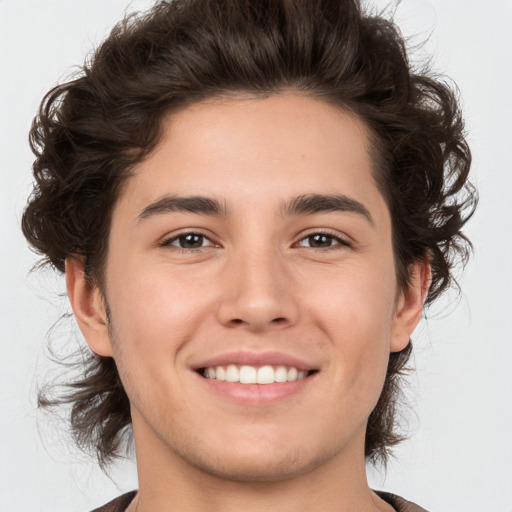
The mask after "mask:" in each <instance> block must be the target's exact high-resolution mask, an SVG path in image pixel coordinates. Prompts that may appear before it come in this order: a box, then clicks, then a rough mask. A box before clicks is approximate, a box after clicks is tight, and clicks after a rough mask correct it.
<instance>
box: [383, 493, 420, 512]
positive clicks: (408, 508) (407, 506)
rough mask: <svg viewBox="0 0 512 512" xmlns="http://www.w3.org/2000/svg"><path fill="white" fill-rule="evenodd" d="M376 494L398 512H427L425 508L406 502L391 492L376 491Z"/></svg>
mask: <svg viewBox="0 0 512 512" xmlns="http://www.w3.org/2000/svg"><path fill="white" fill-rule="evenodd" d="M376 493H377V494H378V495H379V496H380V497H381V498H382V499H383V500H384V501H386V502H387V503H389V504H390V505H391V506H392V507H393V508H394V509H395V510H396V511H397V512H427V510H425V509H424V508H422V507H420V506H419V505H416V503H412V502H411V501H407V500H404V499H403V498H401V497H400V496H397V495H396V494H391V493H389V492H383V491H376Z"/></svg>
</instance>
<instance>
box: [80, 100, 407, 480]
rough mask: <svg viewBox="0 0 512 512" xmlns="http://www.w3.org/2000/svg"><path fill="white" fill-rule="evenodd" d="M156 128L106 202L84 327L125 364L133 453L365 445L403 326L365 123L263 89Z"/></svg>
mask: <svg viewBox="0 0 512 512" xmlns="http://www.w3.org/2000/svg"><path fill="white" fill-rule="evenodd" d="M164 128H165V130H164V135H163V138H162V140H161V143H160V145H159V146H158V148H157V149H156V151H154V153H153V154H151V155H150V156H149V157H148V158H147V159H146V160H145V161H144V162H143V163H142V164H140V165H139V167H138V168H137V169H136V170H135V173H134V175H133V177H131V178H130V179H129V180H128V181H127V184H126V187H125V189H124V190H123V191H122V193H121V195H120V198H119V200H118V202H117V204H116V207H115V209H114V212H113V217H112V227H111V233H110V239H109V252H108V259H107V263H106V280H105V299H106V303H108V306H109V308H110V318H111V324H110V333H111V340H109V341H107V342H100V341H94V340H92V342H91V343H90V344H91V347H92V348H93V349H94V350H95V351H96V352H98V353H102V354H104V355H110V354H112V355H113V357H114V358H115V360H116V363H117V365H118V367H119V372H120V375H121V378H122V381H123V384H124V386H125V388H126V392H127V394H128V396H129V398H130V403H131V407H132V418H133V429H134V437H135V443H136V449H137V455H138V458H139V461H141V464H144V461H145V460H146V461H148V462H147V463H148V464H150V462H149V459H151V460H153V461H154V460H155V459H158V460H160V461H162V460H165V461H167V463H170V464H171V465H175V466H179V467H181V468H182V469H183V468H194V470H197V469H199V470H200V471H203V472H207V473H210V474H213V475H218V476H222V477H225V478H232V479H240V480H249V479H255V480H276V479H284V478H289V477H291V476H293V475H298V474H302V473H304V472H306V471H308V470H311V469H314V468H318V467H321V466H322V465H323V466H325V465H328V464H330V463H331V462H333V461H336V460H338V459H340V458H341V457H343V456H345V458H346V456H348V454H350V456H351V457H353V458H358V457H359V458H360V460H363V450H364V437H365V429H366V422H367V419H368V416H369V414H370V412H371V411H372V409H373V408H374V406H375V404H376V402H377V399H378V397H379V394H380V392H381V389H382V385H383V382H384V377H385V373H386V367H387V362H388V357H389V352H390V350H400V349H402V348H404V346H405V345H406V344H407V342H408V339H409V338H408V336H409V334H410V332H409V331H410V325H407V327H406V328H404V325H403V324H404V322H405V320H404V319H403V310H404V309H405V307H406V304H407V299H406V298H404V294H403V293H399V291H398V290H397V284H396V276H395V269H394V260H393V253H392V244H391V222H390V215H389V211H388V209H387V206H386V203H385V201H384V198H383V197H382V195H381V193H380V192H379V190H378V188H377V186H376V183H375V179H374V178H373V176H372V161H371V158H370V155H369V143H368V138H367V132H366V130H365V127H364V125H363V124H362V123H361V121H359V120H358V119H357V118H356V117H355V116H353V115H351V114H347V113H344V112H342V111H340V110H338V109H335V108H334V107H332V106H329V105H327V104H326V103H324V102H321V101H319V100H315V99H311V98H306V97H299V96H291V95H290V96H286V95H275V96H272V97H270V98H266V99H254V98H252V99H251V98H240V99H230V100H223V101H221V100H215V101H211V102H203V103H199V104H197V105H194V106H192V107H189V108H187V109H185V110H183V111H180V112H178V113H175V114H173V115H172V116H170V117H169V118H168V119H167V120H166V121H165V123H164ZM404 304H405V307H404ZM86 337H87V335H86ZM213 377H215V378H213ZM237 379H241V380H242V381H246V382H243V383H241V382H230V381H233V380H235V381H236V380H237ZM254 379H256V380H257V379H261V381H262V382H265V383H255V380H254ZM276 381H278V382H276ZM281 381H284V382H281ZM267 382H272V383H267Z"/></svg>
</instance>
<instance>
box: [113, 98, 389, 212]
mask: <svg viewBox="0 0 512 512" xmlns="http://www.w3.org/2000/svg"><path fill="white" fill-rule="evenodd" d="M371 153H372V152H371V144H370V138H369V133H368V129H367V128H366V126H365V124H364V122H363V121H361V120H360V119H359V118H358V117H357V116H356V115H354V114H351V113H348V112H346V111H343V110H341V109H340V108H337V107H335V106H332V105H330V104H328V103H326V102H324V101H321V100H318V99H314V98H311V97H306V96H294V95H277V94H276V95H274V96H270V97H266V98H255V97H236V98H221V99H214V100H209V101H203V102H200V103H197V104H194V105H192V106H189V107H187V108H185V109H183V110H181V111H178V112H175V113H173V114H170V115H168V116H167V117H166V118H164V120H163V124H162V138H161V140H160V143H159V145H158V146H157V148H156V149H155V151H154V152H153V153H152V154H151V155H150V156H149V157H148V158H147V159H146V160H145V161H144V162H142V163H141V164H140V165H139V166H138V167H137V168H136V169H135V172H134V174H133V176H132V177H131V178H130V179H129V180H128V182H127V184H126V187H125V189H124V191H123V193H122V194H121V197H120V199H119V202H121V203H130V204H131V205H132V206H133V208H135V209H139V210H140V209H142V208H144V206H145V205H147V204H148V203H150V202H154V201H155V200H157V199H158V197H159V196H160V195H163V194H169V193H172V194H178V195H191V194H193V195H202V196H215V197H218V198H221V199H223V200H226V201H227V202H234V203H238V204H239V205H241V206H246V205H248V204H256V203H258V204H261V203H262V202H266V203H267V204H271V203H273V202H276V201H281V202H282V201H283V200H284V199H286V197H285V196H288V197H292V196H298V195H304V194H311V193H316V194H332V193H339V194H350V195H351V196H354V198H355V199H357V200H358V201H360V202H363V203H364V202H369V203H372V202H375V200H376V199H379V198H380V199H382V198H381V197H380V193H379V192H378V190H377V186H376V183H375V180H374V178H373V175H374V165H373V160H372V156H371ZM235 206H236V205H235Z"/></svg>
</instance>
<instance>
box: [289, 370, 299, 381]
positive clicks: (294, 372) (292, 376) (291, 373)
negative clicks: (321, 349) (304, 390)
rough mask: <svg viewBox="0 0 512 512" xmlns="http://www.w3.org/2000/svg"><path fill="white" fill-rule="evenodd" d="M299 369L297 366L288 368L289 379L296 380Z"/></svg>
mask: <svg viewBox="0 0 512 512" xmlns="http://www.w3.org/2000/svg"><path fill="white" fill-rule="evenodd" d="M298 373H299V372H298V370H297V368H294V367H293V366H292V367H291V368H290V369H289V370H288V380H289V381H294V380H297V375H298Z"/></svg>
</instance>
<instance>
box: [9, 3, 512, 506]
mask: <svg viewBox="0 0 512 512" xmlns="http://www.w3.org/2000/svg"><path fill="white" fill-rule="evenodd" d="M212 1H214V0H212ZM150 3H151V2H150V1H148V0H145V1H143V0H139V1H136V2H132V4H131V6H130V7H129V6H128V1H127V0H108V1H105V0H88V1H86V2H78V1H70V0H45V1H42V0H24V1H20V0H0V93H1V94H0V108H1V111H0V112H1V114H0V116H1V117H0V119H1V125H0V130H1V131H0V176H1V179H0V209H1V213H0V235H1V236H0V244H1V245H0V251H1V252H0V254H1V260H0V261H1V265H0V286H1V293H0V512H25V511H26V512H29V511H30V512H39V511H45V512H48V511H52V512H86V511H87V510H90V509H92V508H94V507H96V506H99V505H101V504H102V503H104V502H106V501H108V500H109V499H111V498H112V497H113V496H115V495H117V494H119V493H120V492H122V491H126V490H130V489H132V488H135V487H136V476H135V471H134V468H133V464H131V463H124V464H121V465H120V466H119V467H118V468H116V469H115V470H114V471H113V474H112V478H113V480H114V481H112V480H110V479H108V478H107V477H106V476H105V475H103V474H102V473H101V472H100V471H99V470H98V469H97V468H96V467H95V465H94V463H93V462H91V461H90V460H88V459H87V458H86V457H84V456H82V455H80V454H77V453H76V451H73V450H71V449H70V447H69V446H68V444H67V440H66V439H65V436H64V435H63V433H62V431H59V430H58V429H57V427H56V425H55V424H54V423H52V421H51V420H49V419H46V418H45V417H44V416H42V415H41V414H39V413H37V412H36V407H35V394H36V388H37V383H38V381H43V380H44V376H45V374H46V373H47V371H48V369H49V368H50V365H49V363H48V362H47V360H46V355H45V353H44V350H43V347H44V345H45V335H46V332H47V330H48V328H49V327H50V326H51V324H52V323H53V322H54V321H55V320H56V319H57V318H58V317H59V315H60V314H61V313H62V312H63V311H65V310H66V303H65V300H64V299H62V298H60V297H59V295H58V294H59V292H61V291H62V289H63V286H62V284H63V283H62V279H61V278H58V277H57V278H56V277H54V276H52V274H51V273H48V272H46V273H43V274H40V273H36V274H32V275H29V274H28V272H29V269H30V267H31V265H32V264H33V263H34V261H35V256H34V255H33V254H31V253H30V252H29V251H28V249H27V248H26V244H25V242H24V239H23V238H22V235H21V233H20V229H19V221H20V216H21V211H22V209H23V205H24V202H25V200H26V196H27V194H28V193H29V191H30V183H31V175H30V165H31V161H32V157H31V153H30V151H29V149H28V144H27V132H28V130H29V126H30V122H31V119H32V117H33V115H34V114H35V112H36V109H37V106H38V103H39V101H40V99H41V98H42V96H43V94H44V93H45V92H46V91H47V90H48V89H49V88H50V87H51V86H52V85H54V84H55V83H56V81H57V80H63V79H65V78H66V77H67V76H69V74H70V72H71V71H72V70H73V66H75V65H77V64H80V63H81V62H82V61H83V57H84V55H85V54H86V52H88V51H89V50H90V49H91V48H92V47H93V46H94V45H95V44H98V43H99V42H100V41H101V39H102V38H103V37H104V35H105V34H106V33H107V30H108V29H109V28H110V27H111V26H112V24H113V23H114V22H115V21H117V20H118V19H120V17H121V16H122V14H123V12H124V11H125V9H127V8H128V7H129V10H133V9H140V8H144V7H146V6H148V5H149V4H150ZM377 5H380V6H383V5H384V2H383V1H380V0H379V2H378V3H377ZM396 19H397V21H398V23H399V25H400V26H401V27H402V29H403V31H404V33H405V34H406V35H412V34H418V35H419V37H418V38H415V39H413V41H412V42H413V43H414V42H420V41H421V40H423V39H425V38H427V37H428V36H429V35H430V39H429V41H428V43H427V44H426V46H425V47H424V50H422V52H425V51H426V52H427V53H430V54H433V55H434V61H435V62H436V66H435V67H436V69H437V70H438V71H440V72H441V73H445V74H447V75H449V76H451V77H452V78H453V79H454V80H455V81H456V82H457V83H458V85H459V87H460V90H461V94H462V98H463V104H464V109H465V113H466V119H467V128H468V132H469V141H470V143H471V146H472V150H473V154H474V178H473V179H474V181H475V182H476V183H477V185H478V187H479V189H480V195H481V202H480V207H479V210H478V213H477V215H476V216H475V217H474V219H473V221H472V222H471V224H470V225H469V226H468V229H467V233H468V234H469V235H470V237H471V238H473V239H474V242H475V248H476V255H475V257H474V258H473V260H472V262H471V263H470V265H469V266H468V267H467V271H466V274H465V277H464V279H462V281H461V284H462V288H463V296H462V299H461V300H460V301H458V302H453V301H452V302H451V303H450V302H449V301H445V302H444V303H443V304H442V305H440V306H438V307H437V308H435V311H432V312H431V314H430V315H429V317H431V318H429V320H428V321H427V322H423V323H422V325H421V326H420V328H419V330H418V331H417V335H416V336H415V338H414V340H415V345H416V351H415V364H416V367H417V371H416V374H415V375H414V376H413V377H412V378H411V379H410V386H409V388H408V394H409V397H410V401H411V405H412V408H413V411H412V412H409V413H408V417H409V428H410V430H411V433H412V437H411V439H410V440H409V441H407V442H406V443H404V444H403V445H402V447H401V448H400V449H399V450H397V452H396V453H397V459H398V460H397V461H396V462H393V463H392V464H391V465H390V466H389V467H388V470H387V473H386V474H385V475H384V474H383V472H381V473H380V474H379V473H376V472H374V471H371V475H370V477H371V484H372V485H373V486H375V487H376V488H384V489H388V490H392V491H394V492H396V493H398V494H402V495H404V496H405V497H407V498H409V499H412V500H414V501H417V502H418V503H419V504H421V505H422V506H424V507H426V508H427V509H429V510H431V511H432V512H445V511H450V512H452V511H455V512H456V511H461V512H462V511H463V512H483V511H495V512H510V511H512V496H511V494H512V491H511V489H512V446H511V444H512V443H511V433H512V400H511V399H512V371H511V363H512V334H511V325H512V324H511V316H512V299H511V288H512V270H511V269H512V263H511V259H512V230H511V221H512V166H511V161H512V155H511V150H510V148H511V145H512V143H511V139H512V130H511V129H510V122H511V121H510V120H511V118H512V100H511V97H512V94H511V93H512V91H511V87H512V85H511V84H512V73H511V69H512V35H511V32H512V31H511V28H510V20H512V0H489V1H487V2H484V1H482V0H404V1H403V2H402V4H401V5H400V7H399V8H398V11H397V14H396ZM420 53H421V52H420ZM56 332H59V333H60V335H61V336H66V335H67V331H66V329H65V328H64V329H62V328H61V329H60V330H58V331H56Z"/></svg>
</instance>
